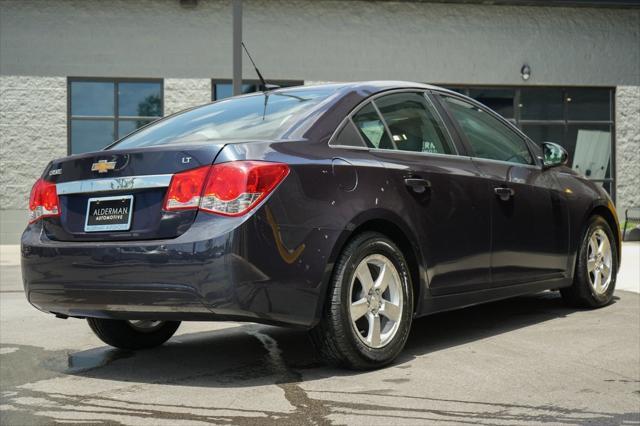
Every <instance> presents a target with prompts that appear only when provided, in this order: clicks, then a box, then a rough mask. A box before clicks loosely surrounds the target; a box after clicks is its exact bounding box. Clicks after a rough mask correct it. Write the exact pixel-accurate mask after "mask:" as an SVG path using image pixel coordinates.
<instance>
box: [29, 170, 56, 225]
mask: <svg viewBox="0 0 640 426" xmlns="http://www.w3.org/2000/svg"><path fill="white" fill-rule="evenodd" d="M51 216H60V201H59V200H58V192H57V191H56V184H55V183H51V182H47V181H46V180H44V179H42V178H40V179H38V180H37V181H36V183H34V184H33V188H31V195H30V196H29V223H33V222H35V221H37V220H38V219H41V218H43V217H51Z"/></svg>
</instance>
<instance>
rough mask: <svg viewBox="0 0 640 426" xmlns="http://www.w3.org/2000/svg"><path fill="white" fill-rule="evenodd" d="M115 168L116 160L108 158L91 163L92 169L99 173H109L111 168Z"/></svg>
mask: <svg viewBox="0 0 640 426" xmlns="http://www.w3.org/2000/svg"><path fill="white" fill-rule="evenodd" d="M115 168H116V162H115V161H108V160H98V162H97V163H93V164H92V165H91V171H92V172H98V173H107V172H108V171H109V170H113V169H115Z"/></svg>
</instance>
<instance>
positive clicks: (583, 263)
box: [560, 216, 618, 308]
mask: <svg viewBox="0 0 640 426" xmlns="http://www.w3.org/2000/svg"><path fill="white" fill-rule="evenodd" d="M617 273H618V251H617V245H616V240H615V238H614V236H613V232H612V231H611V227H610V226H609V224H608V223H607V221H606V220H604V219H603V218H602V217H600V216H593V217H591V219H590V220H589V224H588V227H587V230H586V232H585V234H584V237H583V239H582V241H581V243H580V247H579V248H578V253H577V259H576V270H575V274H574V279H573V285H572V286H571V287H567V288H563V289H560V292H561V294H562V297H563V298H564V300H565V301H566V302H567V303H569V304H570V305H573V306H578V307H585V308H598V307H600V306H604V305H607V304H608V303H610V302H611V299H612V298H613V292H614V290H615V286H616V275H617Z"/></svg>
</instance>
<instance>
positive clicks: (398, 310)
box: [311, 232, 413, 369]
mask: <svg viewBox="0 0 640 426" xmlns="http://www.w3.org/2000/svg"><path fill="white" fill-rule="evenodd" d="M412 317H413V294H412V287H411V277H410V274H409V268H408V266H407V262H406V260H405V258H404V256H403V254H402V252H401V251H400V249H399V248H398V247H397V246H396V245H395V244H394V243H393V242H392V241H391V240H389V239H388V238H387V237H385V236H383V235H381V234H378V233H374V232H367V233H363V234H361V235H358V236H357V237H355V238H354V239H353V240H352V241H351V242H350V243H348V245H347V246H346V248H345V249H344V250H343V252H342V254H341V255H340V257H339V259H338V261H337V263H336V266H335V269H334V273H333V277H332V280H331V283H330V287H329V293H328V299H327V303H326V306H325V309H324V313H323V317H322V319H321V321H320V323H319V324H318V326H317V327H315V328H314V329H313V330H312V333H311V334H312V339H313V341H314V343H315V345H316V347H317V348H318V351H319V352H320V354H321V355H322V357H323V358H324V360H325V361H327V362H328V363H330V364H336V365H341V366H346V367H349V368H355V369H368V368H377V367H382V366H384V365H386V364H388V363H390V362H391V361H393V359H394V358H395V357H396V356H397V355H398V354H399V353H400V351H401V350H402V348H403V347H404V344H405V342H406V340H407V337H408V335H409V329H410V327H411V319H412Z"/></svg>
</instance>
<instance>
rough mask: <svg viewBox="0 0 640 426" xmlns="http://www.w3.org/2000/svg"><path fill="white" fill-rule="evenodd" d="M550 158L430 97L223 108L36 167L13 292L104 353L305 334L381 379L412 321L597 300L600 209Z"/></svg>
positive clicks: (374, 95) (349, 92)
mask: <svg viewBox="0 0 640 426" xmlns="http://www.w3.org/2000/svg"><path fill="white" fill-rule="evenodd" d="M566 162H567V153H566V151H565V150H564V149H563V148H562V147H560V146H558V145H556V144H554V143H550V142H545V143H542V144H541V146H539V145H537V144H535V143H533V142H532V141H531V140H529V139H528V138H527V136H525V135H524V134H523V133H522V132H520V131H519V130H518V129H517V128H516V127H514V126H513V125H512V124H511V123H509V122H508V121H506V120H505V119H503V118H502V117H500V116H499V115H497V114H496V113H494V112H493V111H491V110H489V109H487V108H486V107H484V106H483V105H481V104H479V103H477V102H475V101H473V100H471V99H469V98H467V97H465V96H462V95H460V94H458V93H454V92H451V91H447V90H444V89H441V88H438V87H434V86H427V85H423V84H417V83H404V82H364V83H348V84H328V85H319V86H306V87H294V88H288V89H277V90H273V91H269V92H261V93H256V94H251V95H246V96H240V97H235V98H231V99H226V100H222V101H219V102H214V103H212V104H208V105H205V106H201V107H198V108H193V109H190V110H187V111H183V112H180V113H178V114H175V115H172V116H170V117H167V118H164V119H162V120H159V121H157V122H155V123H153V124H150V125H148V126H146V127H143V128H141V129H139V130H138V131H136V132H134V133H131V134H129V135H128V136H126V137H124V138H123V139H121V140H119V141H117V142H115V143H114V144H113V145H111V146H109V147H107V148H105V149H104V150H102V151H98V152H92V153H88V154H81V155H73V156H69V157H66V158H62V159H58V160H54V161H52V162H51V163H50V164H49V165H48V166H47V168H46V169H45V171H44V173H43V175H42V177H41V178H40V179H38V181H37V182H36V184H35V185H34V187H33V190H32V192H31V198H30V202H29V208H30V212H31V217H30V221H29V225H28V226H27V229H26V231H25V232H24V234H23V236H22V271H23V279H24V288H25V292H26V294H27V297H28V299H29V302H31V304H33V305H34V306H35V307H37V308H38V309H40V310H42V311H45V312H49V313H52V314H55V315H56V316H57V317H60V318H67V317H74V318H86V319H87V321H88V322H89V325H90V326H91V328H92V329H93V331H94V332H95V333H96V334H97V335H98V337H99V338H100V339H102V340H103V341H104V342H106V343H107V344H109V345H113V346H116V347H119V348H127V349H143V348H150V347H154V346H157V345H161V344H162V343H164V342H165V341H167V340H168V339H169V338H170V337H171V336H172V335H173V333H174V332H175V331H176V329H177V328H178V325H179V323H180V321H222V320H240V321H253V322H260V323H267V324H276V325H283V326H294V327H304V328H308V329H310V330H311V335H312V338H313V341H314V342H315V343H316V344H317V346H318V350H319V352H320V353H321V354H322V356H323V357H324V358H325V359H326V360H327V361H328V362H330V363H333V364H339V365H343V366H347V367H351V368H361V369H362V368H374V367H379V366H383V365H385V364H388V363H390V362H391V361H392V360H393V359H394V358H395V357H396V356H397V355H398V353H399V352H400V351H401V350H402V348H403V346H404V344H405V342H406V340H407V336H408V334H409V329H410V327H411V322H412V320H413V319H414V318H416V317H419V316H422V315H427V314H432V313H435V312H440V311H444V310H449V309H455V308H460V307H463V306H469V305H473V304H477V303H482V302H487V301H492V300H497V299H503V298H507V297H512V296H517V295H521V294H525V293H533V292H539V291H543V290H548V289H559V290H560V292H561V293H562V296H563V297H564V298H565V299H566V300H567V301H568V302H570V303H571V304H573V305H579V306H585V307H599V306H603V305H606V304H607V303H609V302H610V301H611V298H612V295H613V291H614V287H615V280H616V273H617V270H618V267H619V264H620V236H619V226H618V223H617V216H616V212H615V208H614V206H613V203H612V202H611V199H610V198H609V196H608V195H607V194H606V192H605V191H604V190H603V189H602V187H600V186H599V185H598V184H596V183H593V182H590V181H588V180H586V179H585V178H583V177H581V176H579V175H578V174H576V173H574V172H573V171H572V170H571V169H570V168H568V167H566V166H565V163H566ZM221 350H223V348H221Z"/></svg>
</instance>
